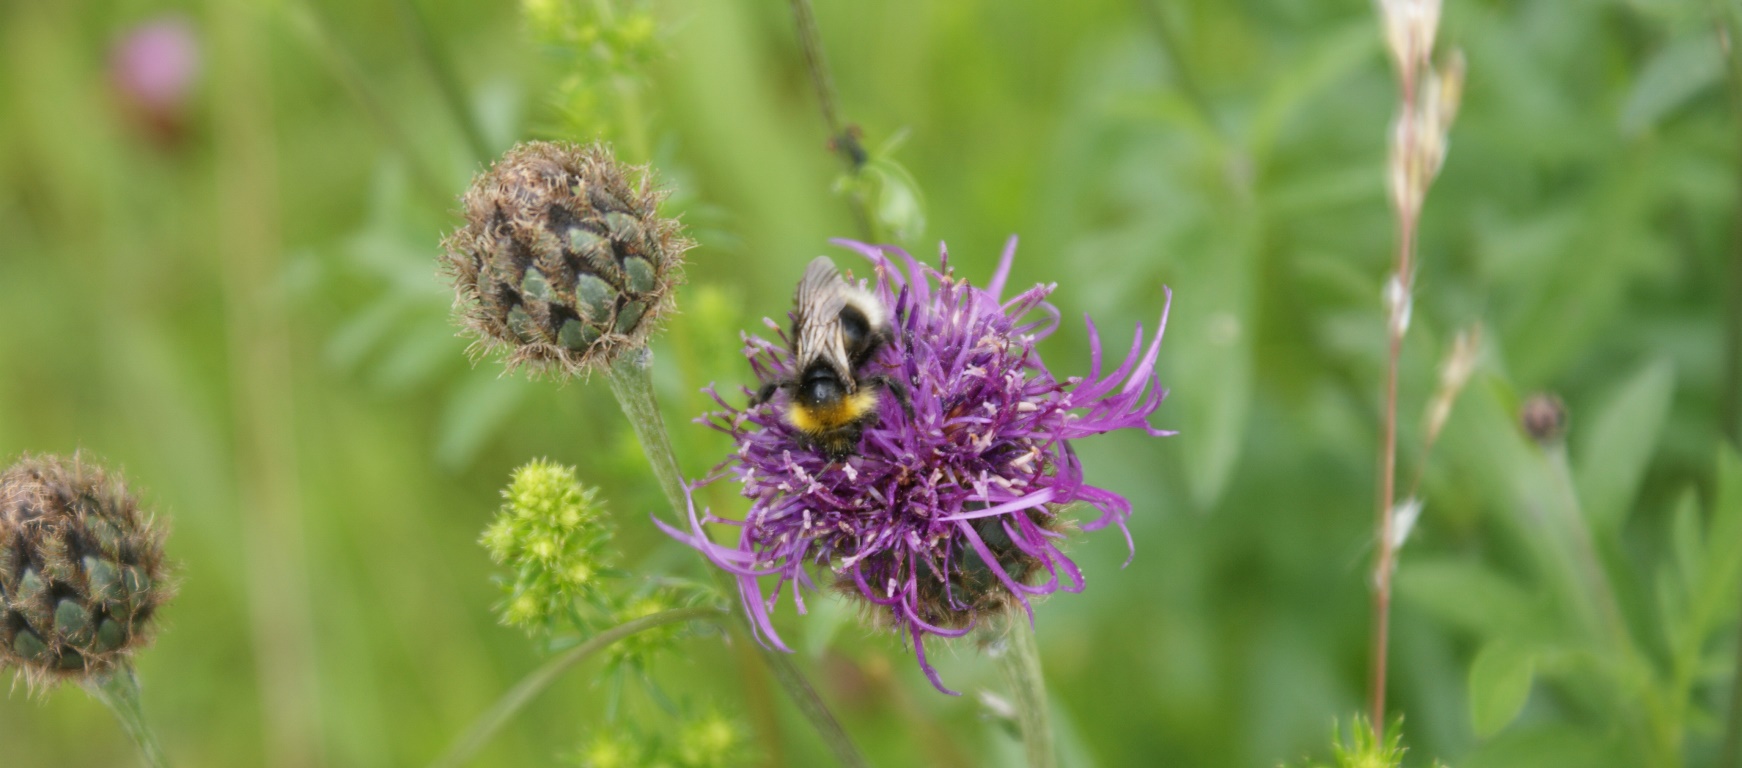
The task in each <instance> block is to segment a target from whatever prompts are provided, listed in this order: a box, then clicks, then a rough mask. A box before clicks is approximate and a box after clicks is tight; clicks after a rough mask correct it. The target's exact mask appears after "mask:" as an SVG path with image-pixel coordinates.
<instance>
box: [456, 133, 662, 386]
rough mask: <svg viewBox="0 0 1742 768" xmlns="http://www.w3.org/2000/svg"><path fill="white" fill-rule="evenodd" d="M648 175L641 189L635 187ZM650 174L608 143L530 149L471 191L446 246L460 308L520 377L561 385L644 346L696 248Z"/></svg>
mask: <svg viewBox="0 0 1742 768" xmlns="http://www.w3.org/2000/svg"><path fill="white" fill-rule="evenodd" d="M631 177H638V179H639V180H638V181H633V182H632V181H631ZM663 198H664V193H662V192H659V191H656V190H654V189H653V188H652V187H651V185H650V184H649V182H648V172H647V171H646V169H634V168H629V167H626V166H624V165H623V164H621V163H619V162H617V160H616V158H614V157H612V155H611V152H610V150H609V149H607V148H606V147H604V146H603V145H598V144H595V145H591V146H579V145H573V144H560V143H552V142H531V143H527V144H522V145H520V146H518V147H515V148H514V149H512V150H509V152H508V154H507V155H504V156H503V157H502V159H501V160H498V161H497V162H496V164H495V165H494V166H491V168H490V169H489V170H488V171H485V172H484V173H482V174H479V176H478V177H477V178H476V179H474V180H473V181H472V186H471V188H470V189H469V190H467V192H466V196H465V201H464V208H465V216H466V224H465V226H463V227H461V228H460V229H459V230H458V231H456V232H454V233H453V234H452V235H449V236H448V238H447V240H446V241H444V243H443V249H444V251H445V256H444V259H443V271H444V272H445V273H446V274H447V276H448V277H449V278H450V279H451V280H452V281H453V285H454V293H455V302H454V306H455V310H456V312H457V314H458V315H459V319H460V323H461V325H462V326H463V327H464V329H465V331H466V332H467V333H468V334H470V335H473V336H475V337H477V339H478V346H479V348H481V349H484V350H493V351H501V352H502V353H503V354H504V359H505V362H506V363H507V365H508V367H509V368H510V369H513V368H516V367H519V366H523V365H524V366H526V367H527V368H529V369H530V370H531V371H533V373H534V374H535V375H539V374H550V375H555V376H558V377H567V376H572V375H574V374H577V373H584V372H586V371H589V370H592V369H594V368H598V367H601V366H604V365H608V364H609V363H610V362H611V360H613V359H614V358H616V356H617V355H619V354H622V353H623V352H625V351H627V350H631V349H638V348H640V347H643V346H646V343H647V337H648V335H649V334H650V333H652V331H653V330H654V329H655V328H657V327H658V326H659V323H660V322H661V320H662V319H663V318H664V316H665V315H666V314H668V313H669V312H670V310H671V304H672V295H673V293H674V291H675V289H676V287H677V284H678V282H679V281H680V277H681V274H682V265H683V253H684V251H686V250H688V249H689V248H690V246H691V245H692V244H691V243H690V241H689V240H687V239H685V238H684V237H683V234H682V227H681V226H680V225H679V224H678V222H677V220H676V219H671V218H664V217H661V216H660V215H659V213H658V210H657V208H658V206H659V201H660V200H661V199H663Z"/></svg>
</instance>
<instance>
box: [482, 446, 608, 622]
mask: <svg viewBox="0 0 1742 768" xmlns="http://www.w3.org/2000/svg"><path fill="white" fill-rule="evenodd" d="M502 497H503V498H504V499H506V502H505V503H504V504H503V505H502V509H501V510H500V511H499V512H497V513H496V519H495V520H494V521H492V522H491V523H490V527H489V528H486V529H485V530H484V537H483V539H482V541H481V543H482V544H483V545H484V547H485V548H486V549H488V550H489V551H490V558H491V559H492V560H495V561H496V562H497V563H498V564H500V565H504V566H507V568H508V571H509V573H510V574H512V577H511V578H508V579H504V580H503V584H504V587H505V588H506V589H507V592H508V596H507V598H506V600H505V601H504V602H503V604H502V607H501V610H502V622H503V623H504V624H508V625H511V626H515V627H520V628H522V629H526V630H528V631H539V630H544V629H549V628H550V627H551V625H552V624H553V623H554V622H556V621H558V620H560V619H564V618H567V617H569V616H571V615H572V613H571V612H572V610H573V606H574V605H575V604H576V601H581V602H587V603H594V604H598V603H602V602H603V596H604V591H603V586H602V584H601V580H602V579H603V577H604V573H603V572H604V571H605V569H606V568H607V567H608V563H607V555H606V551H607V549H606V545H607V544H608V543H609V542H610V540H611V527H610V526H609V525H608V524H607V523H606V522H605V519H604V514H603V512H604V510H603V509H602V505H601V504H600V503H599V502H598V500H597V498H596V497H597V492H596V491H595V490H594V489H591V488H586V487H583V486H582V485H581V483H580V481H578V480H576V479H575V471H574V469H573V468H570V467H564V466H561V465H559V464H555V463H552V462H549V461H544V460H537V461H533V462H531V463H529V464H527V465H526V466H524V467H521V468H520V469H517V470H515V471H514V479H513V480H512V481H511V482H510V483H509V484H508V487H507V488H505V489H503V491H502Z"/></svg>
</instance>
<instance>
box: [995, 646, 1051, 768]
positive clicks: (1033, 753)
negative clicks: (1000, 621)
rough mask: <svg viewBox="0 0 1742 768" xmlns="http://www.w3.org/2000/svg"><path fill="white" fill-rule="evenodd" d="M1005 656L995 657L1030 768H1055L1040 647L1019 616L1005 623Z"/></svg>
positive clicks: (1003, 653)
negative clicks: (1008, 690) (1004, 682)
mask: <svg viewBox="0 0 1742 768" xmlns="http://www.w3.org/2000/svg"><path fill="white" fill-rule="evenodd" d="M1005 623H1006V624H1007V625H1008V626H1007V628H1006V629H1005V631H1004V637H1003V644H1004V648H1003V649H1002V650H1003V652H1002V653H996V654H993V656H994V657H995V658H996V659H997V660H998V670H999V671H1000V672H1003V673H1004V679H1005V681H1006V682H1008V683H1009V684H1010V695H1011V699H1012V700H1013V703H1014V704H1015V705H1016V722H1017V725H1018V726H1019V727H1020V728H1021V730H1022V745H1023V751H1024V752H1025V753H1026V754H1027V755H1028V768H1055V767H1056V766H1057V765H1058V747H1057V743H1056V742H1055V741H1054V738H1053V730H1052V716H1051V713H1050V712H1049V711H1048V710H1047V699H1046V678H1045V677H1043V676H1042V675H1041V671H1040V644H1039V643H1037V642H1036V641H1035V637H1034V627H1033V626H1032V625H1030V624H1029V623H1028V619H1027V617H1025V616H1023V615H1021V614H1018V615H1015V616H1011V617H1010V619H1009V621H1007V622H1005Z"/></svg>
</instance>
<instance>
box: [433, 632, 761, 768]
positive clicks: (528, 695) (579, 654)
mask: <svg viewBox="0 0 1742 768" xmlns="http://www.w3.org/2000/svg"><path fill="white" fill-rule="evenodd" d="M726 615H727V614H726V611H723V610H720V609H719V608H709V607H706V606H702V607H696V608H675V609H672V610H669V611H661V612H659V613H655V614H653V615H651V616H643V617H641V618H639V619H636V620H634V621H630V622H626V623H623V624H619V625H617V626H615V627H612V628H610V629H607V630H605V631H604V632H600V633H599V634H597V635H594V636H592V637H591V638H588V640H587V641H586V642H584V643H581V644H580V645H577V646H575V647H573V648H570V649H569V650H568V651H567V652H565V653H564V654H563V655H561V656H558V657H556V658H554V659H551V660H550V661H547V662H545V664H544V666H542V667H539V668H538V669H536V670H533V672H532V674H529V675H527V676H526V678H525V679H523V680H521V681H520V683H519V684H518V685H515V686H514V688H513V689H511V690H509V691H508V693H507V694H505V695H503V697H502V698H501V699H500V700H498V701H497V702H496V704H495V706H492V707H490V709H489V710H488V711H486V712H485V713H484V714H482V715H479V716H478V719H477V720H474V721H472V726H471V727H470V728H467V729H466V732H465V733H464V734H462V735H461V736H460V738H459V739H457V740H455V741H454V744H453V746H451V747H449V748H448V751H447V753H446V754H443V755H442V756H441V758H439V759H437V760H436V761H435V762H434V763H431V764H430V765H431V766H432V767H433V768H449V767H450V766H457V765H463V764H465V762H466V761H468V760H471V759H472V757H473V756H475V755H477V754H478V750H479V749H482V748H483V746H484V744H486V743H487V742H489V741H490V737H492V736H495V735H496V732H497V731H499V730H501V729H502V726H503V725H504V724H505V723H507V722H508V721H509V720H510V719H511V718H513V717H514V714H515V713H516V712H519V711H520V709H521V707H524V706H526V703H527V702H529V701H531V700H532V698H533V697H534V696H537V695H538V694H539V693H540V692H542V691H543V690H544V689H546V688H549V687H550V684H551V683H552V682H555V681H556V679H557V678H558V677H560V676H562V673H564V672H567V671H568V670H569V668H570V667H573V666H575V665H576V664H579V663H581V662H583V661H586V660H587V659H588V658H589V657H591V656H592V655H593V654H595V653H598V652H599V651H602V650H604V649H606V648H608V647H610V646H611V644H612V643H615V642H617V641H618V640H622V639H623V638H626V637H629V636H630V635H633V634H635V633H637V632H644V631H647V630H649V629H653V628H654V627H660V626H664V625H666V624H677V623H680V622H685V621H714V622H718V621H720V620H721V619H723V618H725V617H726Z"/></svg>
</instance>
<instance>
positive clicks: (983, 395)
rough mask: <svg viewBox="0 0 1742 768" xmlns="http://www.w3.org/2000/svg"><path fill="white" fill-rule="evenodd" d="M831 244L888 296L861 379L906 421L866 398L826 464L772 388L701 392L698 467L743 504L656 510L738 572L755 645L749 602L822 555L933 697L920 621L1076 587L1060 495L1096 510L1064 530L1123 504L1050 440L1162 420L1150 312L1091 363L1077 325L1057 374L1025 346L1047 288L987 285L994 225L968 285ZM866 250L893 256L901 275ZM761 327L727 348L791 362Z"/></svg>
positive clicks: (762, 370)
mask: <svg viewBox="0 0 1742 768" xmlns="http://www.w3.org/2000/svg"><path fill="white" fill-rule="evenodd" d="M836 243H837V244H839V245H843V246H846V247H848V248H851V249H853V250H855V251H858V252H859V253H860V254H862V255H864V256H865V257H866V258H868V259H870V260H871V262H872V265H873V268H874V271H875V275H876V280H875V286H874V287H873V290H875V292H876V293H877V295H878V297H879V298H880V299H882V300H883V301H884V302H885V304H886V305H887V306H888V307H890V308H891V310H892V311H891V317H892V318H893V319H892V324H893V329H892V330H893V338H892V341H891V343H890V344H888V345H887V346H886V347H885V348H884V349H883V350H882V351H881V353H880V354H879V355H878V356H877V358H876V359H875V360H874V361H873V362H872V363H871V367H872V370H870V371H867V372H866V375H867V376H871V375H877V374H885V375H888V376H890V377H891V378H892V379H893V380H895V381H897V382H900V383H901V384H902V385H903V386H904V387H905V388H906V389H907V393H908V397H909V399H910V400H911V403H912V415H911V417H910V416H909V414H908V413H907V412H906V410H905V409H904V408H902V407H901V405H900V404H899V403H898V402H896V399H895V398H892V397H885V398H883V402H882V403H881V406H880V409H879V412H878V421H877V423H875V424H873V425H871V426H869V427H868V428H866V430H865V432H864V437H863V439H862V440H861V442H860V444H859V447H858V453H857V454H856V455H854V456H852V457H850V458H848V459H847V460H845V461H840V462H837V461H831V460H829V459H828V458H827V457H826V456H824V455H822V454H820V453H818V452H817V451H816V450H814V449H813V448H812V447H811V446H810V444H809V443H808V442H807V441H806V440H805V439H804V436H803V435H802V434H800V433H799V432H798V431H797V430H795V429H794V428H793V427H792V426H791V425H789V424H787V423H786V422H785V420H784V419H783V418H782V413H784V406H785V401H784V399H783V398H778V397H777V398H776V399H775V400H774V401H773V402H771V403H766V404H763V405H759V406H756V407H750V408H742V409H741V408H737V407H734V406H732V405H731V404H729V403H727V402H726V401H725V400H724V399H722V398H720V396H719V395H718V394H717V393H713V391H712V390H711V389H710V390H709V391H710V393H712V394H714V397H715V399H716V400H717V401H718V402H719V403H720V406H721V408H722V410H720V411H716V412H713V413H710V414H708V415H707V416H705V417H704V419H703V421H705V422H706V423H708V424H709V425H710V426H713V427H714V428H716V429H719V430H721V431H723V432H725V433H727V434H729V435H731V436H732V438H733V439H734V440H735V441H736V442H737V445H738V447H737V451H736V454H735V455H734V456H733V457H732V458H731V459H729V460H728V461H727V462H725V463H724V464H723V465H722V466H721V470H722V471H721V472H719V473H716V475H715V476H714V477H713V478H710V481H711V480H713V479H720V478H722V477H724V476H726V475H728V474H729V475H731V476H733V477H735V478H736V479H737V480H738V482H739V483H740V484H741V485H742V486H743V488H742V493H743V495H744V496H745V497H746V498H749V499H751V506H750V511H749V514H748V515H746V519H744V520H729V519H724V518H719V517H715V516H713V515H711V514H707V513H702V514H700V515H698V514H697V513H696V511H695V510H694V508H693V507H692V508H691V510H690V520H689V523H690V530H688V531H680V530H676V529H673V528H671V527H669V526H664V525H663V524H661V525H662V527H665V529H666V530H667V532H668V533H670V534H671V535H673V536H675V537H677V538H678V539H680V540H682V541H684V542H685V543H687V544H689V545H690V546H693V547H695V548H697V549H699V550H701V551H702V552H703V553H704V554H705V555H706V556H707V557H708V559H709V560H711V561H713V562H714V563H715V564H716V565H718V566H720V567H721V568H724V569H726V570H727V571H730V572H732V573H733V574H735V575H736V576H737V577H738V586H739V592H740V594H741V596H742V597H743V600H744V606H745V609H746V610H747V611H748V612H749V614H750V616H751V618H752V619H753V622H752V624H753V626H754V627H755V628H756V630H757V632H758V633H759V634H760V635H761V637H762V639H763V640H764V641H765V642H767V643H770V644H772V645H774V646H775V647H778V648H781V649H782V650H787V648H786V646H785V644H783V643H782V642H781V640H780V638H779V636H778V635H776V633H775V631H774V626H773V624H772V623H770V621H769V610H770V608H771V607H772V605H773V602H774V600H775V599H776V598H777V597H778V595H779V591H780V588H781V587H783V586H785V585H786V584H787V583H789V582H790V583H791V584H792V585H793V600H794V601H795V602H796V603H797V605H798V609H799V611H800V612H801V613H802V612H803V611H804V600H803V597H802V595H800V590H799V587H800V586H801V585H802V586H805V587H814V583H813V582H812V580H811V578H810V575H809V573H807V572H806V565H807V564H809V563H815V564H817V565H819V566H825V567H828V568H829V569H830V570H831V572H832V574H833V579H834V582H835V586H836V588H837V589H839V590H841V591H842V592H844V593H846V594H848V595H851V596H854V597H857V598H862V599H863V600H865V601H867V602H868V603H869V604H870V606H871V607H872V609H873V612H874V613H875V614H877V615H879V616H880V617H882V618H883V619H884V620H885V621H887V623H889V624H890V625H891V626H893V627H895V628H896V629H897V630H899V631H902V632H903V633H905V634H906V635H908V636H909V637H911V638H912V639H913V644H914V651H915V653H916V655H917V656H918V659H919V664H920V667H921V668H922V669H923V670H924V671H925V673H926V676H927V677H928V678H930V679H931V681H932V683H933V684H934V685H936V686H937V687H938V689H939V690H944V691H945V692H949V691H948V689H946V688H944V687H943V684H942V682H941V681H940V680H939V679H938V676H937V671H936V670H934V669H933V668H932V667H931V665H930V664H929V663H927V662H926V657H925V645H924V639H925V636H926V635H928V634H931V635H940V636H944V637H958V636H961V635H964V634H966V633H967V632H968V631H969V630H970V629H972V628H973V627H974V625H975V623H976V622H977V621H978V619H979V618H980V617H981V616H984V615H990V614H993V613H996V612H999V611H1003V610H1008V609H1010V608H1012V607H1013V606H1014V605H1021V606H1022V607H1023V608H1024V609H1025V610H1028V611H1029V615H1030V618H1031V619H1032V616H1033V613H1032V608H1031V607H1030V605H1029V598H1030V597H1033V596H1039V595H1047V594H1051V593H1052V592H1055V591H1058V590H1061V589H1062V590H1064V591H1067V592H1078V591H1081V590H1082V588H1083V577H1082V573H1081V572H1080V571H1079V570H1078V568H1077V566H1076V564H1075V563H1073V562H1071V560H1070V558H1068V557H1066V556H1065V555H1064V553H1063V552H1061V551H1060V549H1059V542H1060V540H1062V539H1063V538H1064V535H1065V534H1064V531H1063V529H1064V527H1065V526H1064V524H1063V522H1062V521H1061V520H1060V519H1059V518H1058V513H1059V512H1060V511H1062V510H1063V509H1064V508H1065V507H1066V506H1069V505H1071V504H1073V503H1076V502H1084V503H1087V504H1089V505H1090V506H1093V507H1095V508H1096V509H1098V510H1099V511H1100V513H1101V514H1100V515H1099V516H1098V517H1097V518H1096V519H1094V520H1092V521H1090V522H1087V523H1084V524H1083V526H1082V527H1083V528H1084V529H1087V530H1095V529H1099V528H1103V527H1106V526H1108V525H1117V526H1119V527H1120V529H1121V530H1124V529H1125V520H1126V518H1128V517H1129V516H1130V514H1131V504H1130V502H1128V501H1127V500H1126V499H1125V498H1124V497H1122V496H1120V495H1118V494H1116V493H1113V492H1111V491H1107V490H1104V489H1101V488H1096V487H1094V486H1091V485H1088V484H1087V483H1085V482H1084V481H1083V468H1082V464H1081V462H1080V461H1078V459H1077V456H1076V453H1075V452H1074V451H1073V450H1072V449H1071V447H1070V443H1069V442H1068V441H1070V440H1073V439H1076V438H1080V437H1088V436H1090V435H1098V434H1102V433H1105V432H1111V431H1113V430H1116V429H1125V428H1134V429H1141V430H1143V431H1144V432H1146V433H1148V434H1150V435H1156V436H1161V435H1170V434H1173V433H1172V432H1169V431H1165V430H1159V429H1155V428H1153V427H1151V426H1149V424H1148V421H1147V419H1148V416H1149V415H1150V414H1151V413H1153V412H1154V411H1155V409H1156V407H1157V406H1159V405H1160V404H1161V401H1162V399H1163V398H1164V397H1166V395H1167V391H1166V390H1164V389H1161V387H1160V386H1159V382H1156V381H1155V378H1156V377H1155V359H1156V354H1157V353H1158V352H1159V351H1160V347H1161V332H1162V329H1164V328H1165V327H1166V323H1167V310H1166V309H1165V308H1164V309H1163V310H1162V315H1161V328H1158V329H1157V331H1156V334H1155V337H1154V339H1153V340H1152V341H1151V342H1150V344H1149V346H1148V348H1147V349H1145V348H1144V347H1143V329H1142V327H1141V326H1139V327H1138V331H1137V335H1136V337H1135V338H1134V339H1133V342H1132V347H1131V351H1130V353H1129V354H1128V356H1127V357H1126V359H1125V362H1124V363H1123V364H1122V365H1120V366H1119V368H1118V369H1117V370H1114V371H1112V372H1111V373H1108V374H1107V375H1105V376H1103V375H1102V371H1101V344H1100V338H1099V336H1098V334H1097V333H1096V331H1095V326H1094V323H1093V322H1092V321H1090V322H1089V323H1088V326H1089V345H1090V349H1091V356H1092V357H1091V364H1090V372H1089V375H1088V377H1087V378H1082V377H1070V378H1067V379H1064V380H1063V381H1060V380H1058V379H1056V378H1054V376H1053V374H1052V373H1051V371H1049V370H1047V368H1046V366H1045V365H1044V364H1043V363H1042V362H1041V359H1040V356H1039V355H1038V354H1037V353H1036V352H1035V343H1036V342H1037V341H1039V340H1040V339H1042V338H1045V337H1046V336H1048V335H1049V334H1051V333H1052V332H1053V331H1054V330H1056V329H1057V328H1058V318H1059V315H1058V310H1057V309H1055V308H1054V307H1053V306H1052V305H1051V304H1048V303H1047V302H1046V297H1047V295H1048V294H1050V293H1051V292H1052V291H1053V289H1054V288H1055V287H1056V285H1036V286H1034V287H1033V288H1030V289H1028V290H1026V291H1023V292H1022V293H1020V294H1018V295H1016V296H1015V297H1013V298H1011V299H1009V300H1007V301H1006V300H1004V299H1003V297H1002V296H1001V294H1002V293H1003V289H1004V283H1005V280H1006V278H1007V277H1008V276H1009V273H1010V265H1011V261H1012V259H1013V258H1014V256H1015V252H1016V239H1015V238H1014V237H1013V238H1011V239H1010V242H1009V244H1008V245H1007V246H1006V248H1005V251H1004V255H1003V258H1002V259H1001V261H1000V263H999V265H998V271H997V273H996V274H995V275H993V277H992V281H991V283H990V284H989V285H988V286H987V287H986V288H976V287H974V286H971V285H969V284H968V283H967V281H965V280H962V279H960V278H957V277H955V276H954V274H953V273H952V272H951V270H950V269H949V266H948V254H947V252H942V251H941V249H940V257H939V261H940V265H941V266H940V269H941V270H942V271H939V269H933V268H931V267H929V266H926V265H923V264H920V263H919V262H918V261H917V260H915V259H914V258H913V257H912V256H909V255H908V254H907V253H906V252H904V251H901V250H899V249H893V248H881V247H875V246H869V245H864V244H862V243H856V242H850V241H836ZM886 251H888V252H893V253H895V254H898V255H899V257H900V258H901V260H902V261H903V262H904V264H905V266H906V270H905V272H903V270H902V269H901V267H900V266H898V265H896V264H895V263H894V262H892V261H891V260H890V259H889V258H888V257H887V256H886V255H885V252H886ZM1170 301H1171V294H1170ZM1037 311H1038V313H1039V317H1038V319H1031V318H1030V317H1029V315H1031V314H1034V313H1036V312H1037ZM769 325H770V327H773V328H775V329H776V330H777V331H779V326H778V325H776V324H775V323H774V322H773V321H769ZM780 336H781V342H780V343H776V342H771V341H768V340H765V339H762V338H758V337H754V336H746V337H745V343H746V347H745V355H746V356H747V357H748V358H749V359H750V365H751V368H752V369H753V370H754V371H755V372H756V374H757V376H758V377H759V378H761V380H763V381H774V380H778V379H783V378H786V377H788V376H790V375H791V373H792V371H791V370H790V367H791V364H792V361H791V355H790V353H789V352H788V351H787V349H788V348H789V345H788V344H787V343H786V342H787V341H788V340H787V339H786V334H785V333H781V334H780ZM707 524H720V525H731V526H738V527H740V528H741V533H740V535H739V537H738V542H737V544H736V546H722V545H719V544H716V543H714V542H713V541H711V540H710V539H709V538H708V537H707V535H706V534H705V532H704V530H703V526H704V525H707ZM1126 541H1127V544H1128V545H1129V543H1130V533H1129V531H1126ZM763 576H775V577H778V583H777V584H776V585H775V586H774V589H773V590H772V592H764V590H763V588H762V585H761V583H760V581H759V578H760V577H763ZM770 595H772V596H770Z"/></svg>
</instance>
